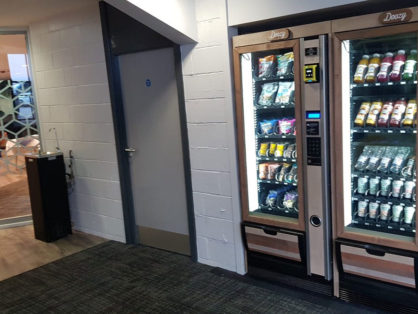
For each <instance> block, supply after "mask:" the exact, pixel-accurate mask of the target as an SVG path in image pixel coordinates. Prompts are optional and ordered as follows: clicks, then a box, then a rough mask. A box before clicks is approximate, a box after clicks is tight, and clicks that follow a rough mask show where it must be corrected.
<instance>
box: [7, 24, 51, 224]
mask: <svg viewBox="0 0 418 314" xmlns="http://www.w3.org/2000/svg"><path fill="white" fill-rule="evenodd" d="M0 35H24V36H25V41H26V50H27V63H28V73H29V77H30V81H31V85H32V97H33V100H34V107H35V119H36V122H37V126H38V130H37V131H38V136H39V150H40V151H42V150H43V142H42V134H41V121H40V120H39V114H38V112H39V106H38V100H37V93H36V90H37V86H36V84H37V82H36V78H35V75H34V71H33V63H32V51H31V50H32V49H31V41H30V30H29V27H0ZM25 168H26V167H25ZM31 224H33V221H32V213H31V214H29V215H24V216H17V217H9V218H4V219H0V229H7V228H14V227H20V226H26V225H31Z"/></svg>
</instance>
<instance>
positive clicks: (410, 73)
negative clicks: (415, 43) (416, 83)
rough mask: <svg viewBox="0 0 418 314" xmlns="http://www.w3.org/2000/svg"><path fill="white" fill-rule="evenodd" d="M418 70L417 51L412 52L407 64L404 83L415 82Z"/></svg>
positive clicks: (403, 75)
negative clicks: (417, 70)
mask: <svg viewBox="0 0 418 314" xmlns="http://www.w3.org/2000/svg"><path fill="white" fill-rule="evenodd" d="M416 68H417V51H416V50H415V49H414V50H411V52H410V53H409V56H408V58H407V59H406V62H405V67H404V70H403V73H402V79H403V80H404V81H413V80H414V78H415V71H416Z"/></svg>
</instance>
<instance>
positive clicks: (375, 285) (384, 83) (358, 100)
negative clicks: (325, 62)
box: [333, 9, 418, 310]
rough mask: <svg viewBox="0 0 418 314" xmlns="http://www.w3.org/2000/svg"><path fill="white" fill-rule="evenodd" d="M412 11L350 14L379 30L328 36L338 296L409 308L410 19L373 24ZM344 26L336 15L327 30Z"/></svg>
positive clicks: (414, 26) (413, 238)
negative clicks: (332, 82) (330, 44)
mask: <svg viewBox="0 0 418 314" xmlns="http://www.w3.org/2000/svg"><path fill="white" fill-rule="evenodd" d="M413 12H415V13H417V10H416V9H414V10H410V9H407V10H406V11H402V10H401V11H399V12H385V13H382V14H375V15H370V16H366V17H363V19H361V18H357V21H358V24H357V25H358V27H361V25H362V23H365V22H364V21H366V20H367V24H369V25H370V20H375V24H376V25H370V27H371V26H381V27H376V28H372V29H359V30H354V31H342V32H338V33H336V34H335V41H334V56H335V60H334V71H335V78H336V80H335V94H334V97H335V98H334V100H335V115H334V121H333V132H334V134H335V141H334V147H333V148H334V151H335V159H334V160H335V167H334V170H335V172H334V173H335V176H334V178H335V184H336V189H335V192H336V195H334V199H335V204H336V214H337V234H338V240H337V242H336V255H337V263H338V269H339V274H340V296H341V297H343V298H346V299H347V300H349V301H350V300H353V299H356V298H357V299H362V300H369V303H371V304H373V305H374V306H375V304H385V302H388V304H389V303H390V304H391V305H390V306H388V307H387V308H386V309H389V310H394V309H397V310H398V309H401V308H402V307H404V309H407V308H409V307H417V306H418V302H417V301H416V300H417V281H416V279H417V271H416V270H417V268H416V267H417V265H418V264H417V262H418V259H417V258H418V254H417V251H418V242H417V235H416V223H417V220H416V152H417V150H416V142H417V117H416V112H417V104H416V100H417V72H416V71H417V68H416V63H417V43H418V41H417V35H418V23H409V24H401V25H392V26H382V24H381V23H382V21H383V22H384V20H385V19H387V20H391V18H388V17H391V16H397V15H398V14H401V15H402V14H404V13H405V16H404V17H406V14H408V16H409V18H411V17H412V13H413ZM402 16H403V15H402ZM415 20H416V19H415ZM347 21H349V20H346V22H347ZM395 22H396V21H395ZM399 22H402V21H399ZM353 23H354V22H353ZM344 24H345V25H348V24H347V23H344V21H336V22H335V25H336V29H338V27H339V26H340V27H341V28H343V25H344ZM352 25H356V24H352ZM360 296H361V298H359V297H360ZM368 298H369V299H368ZM376 300H381V301H383V302H376ZM365 302H366V301H365ZM366 303H367V302H366Z"/></svg>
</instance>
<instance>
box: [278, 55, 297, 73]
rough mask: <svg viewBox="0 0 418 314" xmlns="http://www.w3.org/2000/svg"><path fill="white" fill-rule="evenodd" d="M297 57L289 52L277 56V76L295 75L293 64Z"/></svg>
mask: <svg viewBox="0 0 418 314" xmlns="http://www.w3.org/2000/svg"><path fill="white" fill-rule="evenodd" d="M294 60H295V57H294V55H293V52H287V53H285V54H282V55H278V56H277V76H284V75H291V74H293V62H294Z"/></svg>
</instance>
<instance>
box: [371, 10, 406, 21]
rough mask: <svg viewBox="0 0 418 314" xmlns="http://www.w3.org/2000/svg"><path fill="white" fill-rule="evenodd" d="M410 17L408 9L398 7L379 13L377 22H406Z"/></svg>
mask: <svg viewBox="0 0 418 314" xmlns="http://www.w3.org/2000/svg"><path fill="white" fill-rule="evenodd" d="M411 17H412V11H411V10H410V9H400V10H393V11H388V12H384V13H382V14H380V15H379V22H380V23H381V24H396V23H405V22H408V21H409V20H410V19H411Z"/></svg>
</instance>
